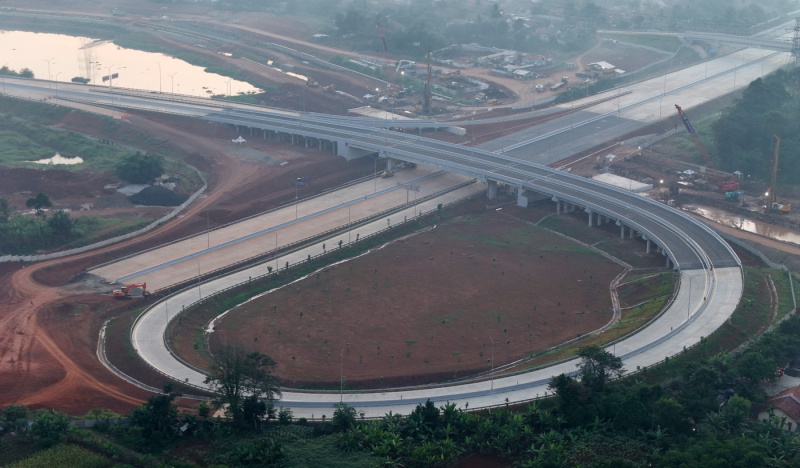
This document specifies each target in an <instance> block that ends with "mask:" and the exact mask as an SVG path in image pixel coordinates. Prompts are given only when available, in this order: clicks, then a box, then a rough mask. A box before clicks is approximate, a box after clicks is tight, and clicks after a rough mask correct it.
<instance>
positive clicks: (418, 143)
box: [5, 80, 742, 417]
mask: <svg viewBox="0 0 800 468" xmlns="http://www.w3.org/2000/svg"><path fill="white" fill-rule="evenodd" d="M8 81H12V80H8ZM5 84H6V85H8V82H6V83H5ZM43 85H44V86H45V87H46V83H45V84H43ZM25 86H26V87H27V88H31V87H35V86H34V85H32V84H31V83H27V84H26V85H25ZM6 89H7V88H6ZM41 91H42V92H48V91H45V90H41ZM61 92H62V93H66V92H67V91H66V90H65V89H64V88H63V87H62V91H61ZM70 92H71V93H74V94H72V96H71V97H73V98H76V99H77V98H78V97H80V98H81V99H88V98H87V96H90V95H91V94H93V93H91V92H89V91H87V88H81V87H70ZM104 94H105V93H104ZM92 99H94V98H92ZM115 99H117V105H130V106H132V107H135V108H148V109H151V110H161V111H166V112H176V111H177V110H178V109H180V112H185V113H194V114H193V115H200V116H203V117H204V118H207V119H208V120H211V121H215V122H220V123H224V124H228V125H232V126H235V127H236V128H237V129H238V130H239V132H240V133H242V134H245V135H250V136H251V137H256V138H258V137H260V138H281V139H287V138H288V139H291V141H292V142H293V143H295V144H305V145H307V146H312V147H318V148H320V149H322V150H327V151H331V152H333V153H335V154H338V155H341V156H343V157H346V158H350V159H352V158H356V157H360V156H363V155H367V154H371V155H374V156H376V157H385V158H388V159H390V160H393V159H395V158H397V159H402V160H405V161H412V162H416V163H418V164H423V165H428V166H432V167H436V168H440V169H443V170H447V171H452V172H456V173H459V174H463V175H466V176H469V177H473V178H476V179H479V180H481V181H483V182H485V183H486V184H487V185H488V195H489V197H490V198H492V197H493V196H494V194H495V193H496V188H497V185H498V184H505V185H507V186H510V187H513V188H514V190H515V191H516V193H517V201H518V204H520V205H522V206H525V205H526V204H527V203H528V202H529V201H531V200H537V199H547V200H552V201H553V203H554V210H555V211H556V212H557V213H560V212H563V211H574V210H582V211H583V212H585V213H586V216H587V226H589V227H591V226H594V225H597V224H600V223H615V224H616V225H617V226H619V228H620V235H621V236H627V237H637V238H639V239H641V240H642V241H643V246H642V248H644V249H647V250H648V251H650V249H656V250H657V251H658V252H659V253H660V254H662V255H663V256H664V257H665V265H667V266H671V267H673V268H675V269H677V270H680V272H681V278H682V281H688V284H689V288H688V289H689V291H688V294H687V288H684V287H681V288H680V291H679V293H678V295H677V296H676V298H675V300H674V302H673V304H672V306H671V307H670V308H669V310H668V311H667V312H665V313H664V314H663V315H662V317H661V318H659V319H658V321H656V322H654V323H653V324H651V325H650V326H649V327H647V328H646V329H645V330H643V331H642V332H640V333H638V334H637V335H634V336H633V337H630V338H629V339H627V340H625V341H623V342H620V343H618V344H616V345H615V347H616V349H618V350H620V352H621V353H622V354H621V355H622V356H624V357H625V363H626V366H629V369H630V368H632V367H633V366H647V365H651V364H654V363H657V362H659V361H661V360H663V358H664V357H666V356H669V355H672V354H674V353H677V352H679V351H680V349H681V347H686V346H691V345H693V344H695V343H697V342H699V341H700V338H701V337H702V336H707V335H708V334H709V333H711V332H713V330H715V329H716V328H717V327H718V326H719V325H721V324H722V323H723V322H724V320H725V319H727V317H729V316H730V314H731V313H732V312H733V310H734V309H735V306H736V304H737V303H738V301H739V299H740V297H741V293H742V276H741V269H740V268H741V266H740V261H739V259H738V257H737V256H736V254H735V253H734V252H733V250H732V249H731V248H730V246H728V244H727V243H725V242H724V241H723V240H722V239H721V238H720V237H719V236H718V235H716V234H715V233H714V232H713V231H712V230H711V229H710V228H708V227H707V226H705V225H704V224H702V223H700V222H698V221H696V220H694V219H693V218H690V217H688V216H686V215H684V214H683V213H681V212H679V211H676V210H674V209H672V208H670V207H668V206H665V205H663V204H660V203H656V202H654V201H652V200H649V199H647V198H644V197H641V196H640V195H637V194H635V193H632V192H628V191H625V190H621V189H617V188H614V187H611V186H608V185H605V184H601V183H599V182H595V181H592V180H590V179H585V178H582V177H577V176H574V175H572V174H569V173H566V172H563V171H557V170H554V169H550V168H548V167H546V166H543V165H539V164H536V163H533V162H529V161H525V160H522V159H519V158H512V157H509V156H507V155H500V154H496V153H493V152H491V151H486V150H481V149H476V148H468V147H464V146H460V145H455V144H450V143H445V142H441V141H436V140H432V139H428V138H424V137H422V136H419V135H413V134H406V133H402V132H397V131H391V130H385V129H381V128H371V127H369V126H366V125H361V124H360V122H358V121H355V122H353V121H351V120H350V119H346V118H336V117H331V118H305V117H304V116H302V115H298V114H297V113H291V112H272V111H269V110H261V109H254V108H248V109H246V110H240V109H239V107H237V106H210V105H209V103H208V102H207V101H206V102H200V101H199V100H198V101H197V102H195V101H191V100H182V101H181V102H179V103H172V102H170V101H168V100H166V99H164V98H163V97H162V96H159V97H158V98H157V99H156V98H151V97H148V96H147V95H146V93H142V94H141V95H127V94H126V95H124V96H116V97H115ZM698 277H699V278H702V280H703V281H702V288H700V290H701V291H702V295H700V294H698V293H696V294H695V295H692V294H691V284H692V279H694V278H698ZM215 281H219V282H220V284H219V285H217V284H216V283H214V284H205V283H204V284H202V285H198V286H197V288H198V289H197V290H194V291H187V292H184V293H180V294H178V295H176V296H172V297H170V298H169V303H170V305H171V306H172V307H170V308H169V310H167V305H166V301H164V302H160V303H158V304H156V305H155V306H153V307H152V308H150V309H149V310H148V311H147V312H146V313H145V314H144V315H143V316H142V317H141V318H140V320H139V321H138V322H137V325H136V327H135V328H134V331H133V333H132V340H133V343H134V346H135V347H136V349H137V351H138V352H139V353H140V355H141V356H142V357H143V358H144V359H145V361H147V362H148V363H150V364H151V365H153V366H154V367H156V368H157V369H159V370H160V371H161V372H164V373H165V374H167V375H170V376H172V377H174V378H176V379H178V380H181V381H186V382H188V383H190V384H194V385H198V386H203V385H204V384H203V380H204V377H203V375H202V374H201V373H199V372H197V371H196V370H194V369H192V368H190V367H187V366H185V365H184V364H183V363H181V362H180V361H177V360H176V359H175V358H174V357H173V356H172V355H171V354H170V353H169V351H168V350H167V349H166V348H165V347H164V342H163V332H164V330H165V327H166V324H167V321H168V320H169V318H170V317H174V315H175V314H176V311H178V310H180V308H181V306H182V305H185V306H189V305H191V304H192V302H193V301H195V300H196V299H192V298H197V297H198V296H199V294H198V293H199V288H200V287H201V286H202V288H203V291H204V292H205V294H209V293H211V292H213V291H215V290H217V291H218V290H221V289H224V287H225V286H224V284H223V282H224V281H233V280H232V279H230V278H223V279H220V280H215ZM684 284H686V283H684ZM696 287H697V285H696ZM695 291H697V289H696V290H695ZM170 310H171V311H172V312H170ZM574 369H575V367H574V362H567V363H563V364H560V365H559V366H558V367H556V368H553V369H545V370H542V371H540V372H537V373H531V374H525V376H518V378H504V379H497V387H495V381H494V380H492V381H491V383H490V382H477V383H472V384H464V385H461V386H458V387H452V388H449V387H448V388H440V389H424V390H414V391H413V392H412V391H400V392H381V393H372V394H363V393H358V394H356V393H348V396H347V398H348V400H347V401H348V402H350V403H352V404H355V405H358V406H359V407H369V408H370V410H369V414H370V415H375V416H380V415H382V414H383V413H384V412H386V411H389V410H395V411H397V410H403V411H406V410H407V409H408V408H409V405H412V406H413V405H414V404H416V402H419V401H424V400H425V399H426V398H432V399H434V400H436V401H437V402H441V401H445V400H451V401H454V400H459V401H472V402H475V401H481V402H483V403H485V404H500V403H501V402H502V401H504V400H505V401H506V402H512V403H513V402H516V401H523V400H525V399H526V398H531V397H533V396H534V393H536V392H537V391H538V392H539V393H540V394H541V393H542V392H543V389H546V382H547V380H548V379H549V377H548V376H550V375H553V374H554V373H560V372H562V371H566V372H572V371H574ZM340 398H343V395H340V394H336V393H326V394H318V393H297V392H287V393H284V397H283V399H282V400H281V402H280V404H283V405H284V406H290V407H292V408H293V409H294V412H295V415H297V416H304V417H313V415H317V416H319V415H320V414H328V415H330V413H331V412H332V409H331V405H332V404H333V403H335V402H338V401H339V400H340ZM483 403H482V404H483ZM474 407H475V405H474V404H471V408H474Z"/></svg>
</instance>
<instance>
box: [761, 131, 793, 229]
mask: <svg viewBox="0 0 800 468" xmlns="http://www.w3.org/2000/svg"><path fill="white" fill-rule="evenodd" d="M772 137H773V138H775V154H774V156H773V157H772V180H771V181H770V184H769V191H768V192H767V196H768V197H769V207H770V209H772V210H775V211H780V212H782V213H788V212H790V211H792V205H790V204H788V203H778V202H777V200H778V194H777V193H776V188H777V187H776V184H775V179H776V176H777V175H778V154H779V153H780V149H781V139H780V137H779V136H778V135H774V134H773V135H772Z"/></svg>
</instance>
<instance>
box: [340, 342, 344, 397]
mask: <svg viewBox="0 0 800 468" xmlns="http://www.w3.org/2000/svg"><path fill="white" fill-rule="evenodd" d="M339 358H340V359H339V403H342V402H343V401H344V348H342V352H341V354H339Z"/></svg>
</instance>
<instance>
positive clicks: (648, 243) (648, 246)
mask: <svg viewBox="0 0 800 468" xmlns="http://www.w3.org/2000/svg"><path fill="white" fill-rule="evenodd" d="M645 253H650V239H647V250H646V251H645Z"/></svg>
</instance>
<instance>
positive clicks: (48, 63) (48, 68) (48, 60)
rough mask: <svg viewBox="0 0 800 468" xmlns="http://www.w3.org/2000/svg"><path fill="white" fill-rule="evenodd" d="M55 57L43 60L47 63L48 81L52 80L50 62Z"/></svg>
mask: <svg viewBox="0 0 800 468" xmlns="http://www.w3.org/2000/svg"><path fill="white" fill-rule="evenodd" d="M53 58H54V57H50V58H49V59H42V60H44V61H45V62H47V79H48V80H49V79H50V61H51V60H53Z"/></svg>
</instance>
